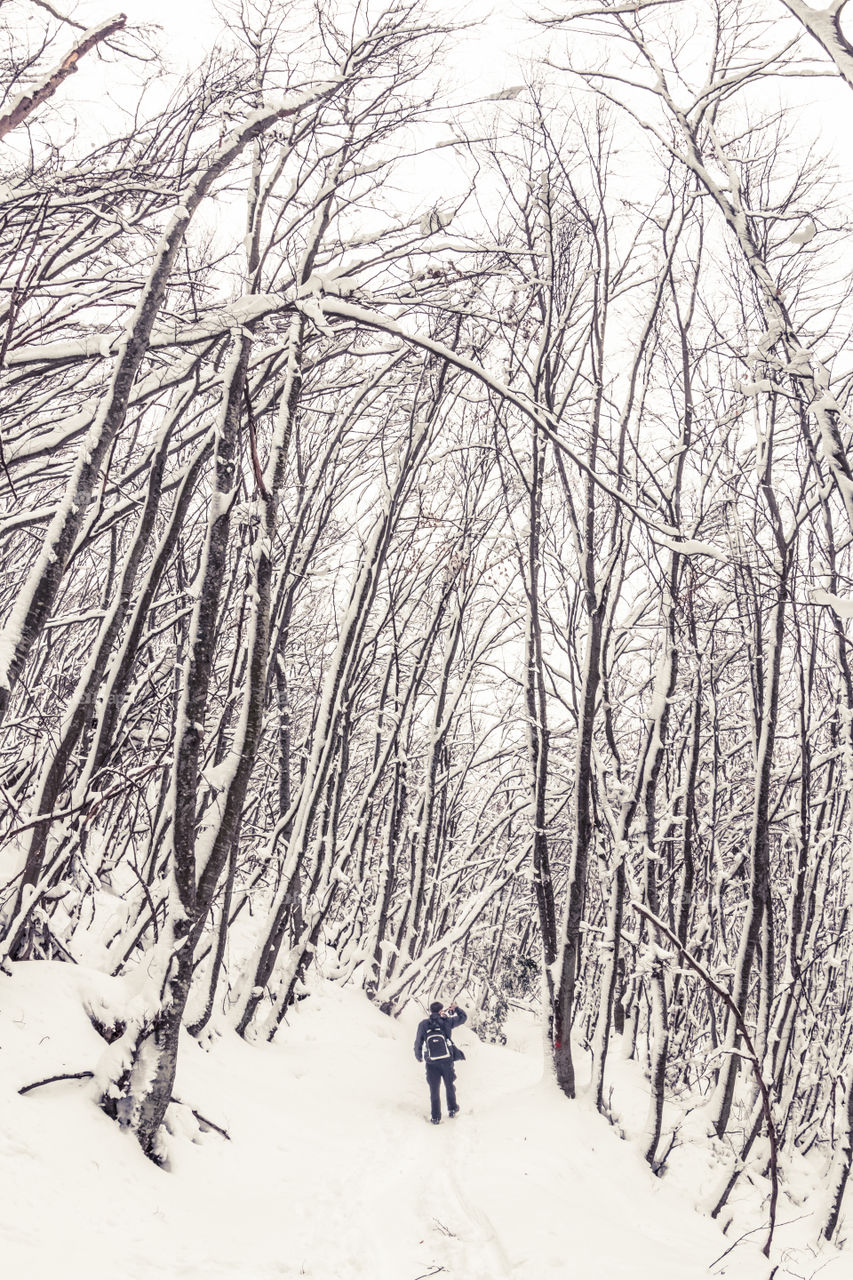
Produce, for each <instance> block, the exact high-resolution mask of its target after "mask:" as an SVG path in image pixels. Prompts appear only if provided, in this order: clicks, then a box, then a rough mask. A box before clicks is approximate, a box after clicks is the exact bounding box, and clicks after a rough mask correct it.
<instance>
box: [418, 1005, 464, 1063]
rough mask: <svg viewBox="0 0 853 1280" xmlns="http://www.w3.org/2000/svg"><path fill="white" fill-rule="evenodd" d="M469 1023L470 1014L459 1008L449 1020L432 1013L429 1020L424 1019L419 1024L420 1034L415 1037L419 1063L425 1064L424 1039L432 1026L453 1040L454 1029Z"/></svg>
mask: <svg viewBox="0 0 853 1280" xmlns="http://www.w3.org/2000/svg"><path fill="white" fill-rule="evenodd" d="M467 1021H468V1014H467V1013H466V1012H465V1010H464V1009H460V1008H458V1007H457V1009H456V1012H455V1013H452V1014H451V1015H450V1017H449V1018H440V1017H439V1016H438V1014H437V1013H431V1014H430V1016H429V1017H428V1018H424V1020H423V1022H419V1023H418V1034H417V1035H416V1036H415V1057H416V1058H417V1060H418V1062H423V1052H424V1038H425V1036H426V1034H427V1032H428V1031H429V1029H430V1024H433V1025H434V1026H436V1027H438V1028H439V1029H440V1030H441V1031H443V1032H444V1034H445V1035H446V1036H447V1038H448V1040H450V1039H451V1035H450V1033H451V1031H452V1030H453V1028H454V1027H461V1026H462V1023H463V1022H467Z"/></svg>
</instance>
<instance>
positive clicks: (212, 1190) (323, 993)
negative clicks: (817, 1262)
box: [0, 965, 850, 1280]
mask: <svg viewBox="0 0 853 1280" xmlns="http://www.w3.org/2000/svg"><path fill="white" fill-rule="evenodd" d="M16 970H17V971H16V975H15V978H14V979H13V981H12V982H11V983H7V984H6V985H5V987H4V989H3V991H4V995H3V1001H2V1008H0V1087H2V1089H3V1096H4V1098H8V1099H10V1101H9V1102H8V1105H6V1106H5V1107H4V1116H3V1121H2V1124H0V1188H2V1194H0V1246H1V1247H2V1257H3V1262H4V1272H5V1273H6V1274H9V1275H16V1274H21V1275H25V1276H26V1277H28V1280H48V1278H50V1280H54V1278H55V1277H62V1280H116V1278H117V1277H119V1278H120V1280H155V1277H156V1280H201V1278H202V1277H205V1280H274V1278H275V1280H280V1278H281V1277H288V1278H293V1280H295V1278H296V1277H312V1278H313V1280H368V1278H369V1280H425V1278H427V1277H431V1276H436V1277H440V1280H576V1278H577V1280H623V1277H624V1278H626V1280H627V1278H628V1277H630V1280H707V1277H709V1276H710V1275H719V1276H726V1277H728V1278H729V1280H761V1278H762V1277H763V1276H765V1275H766V1267H765V1266H764V1263H763V1259H760V1257H759V1255H758V1252H757V1249H755V1248H751V1247H749V1246H744V1247H739V1248H738V1249H736V1250H735V1251H734V1252H733V1253H732V1254H731V1255H730V1256H729V1257H728V1258H727V1259H726V1260H725V1261H724V1262H723V1263H722V1264H721V1265H720V1266H719V1267H717V1268H715V1269H714V1270H713V1271H709V1269H708V1268H709V1264H710V1263H711V1262H712V1261H713V1260H714V1259H715V1258H718V1257H719V1256H720V1255H721V1254H722V1253H723V1252H724V1251H725V1250H726V1249H727V1248H728V1246H729V1244H730V1243H731V1242H730V1241H728V1240H727V1239H726V1238H725V1237H724V1236H723V1235H722V1234H721V1232H720V1231H719V1229H718V1228H717V1226H716V1225H715V1224H714V1223H712V1222H711V1221H710V1220H708V1219H706V1218H704V1217H702V1216H700V1215H699V1214H698V1213H696V1212H695V1211H694V1210H693V1209H692V1208H691V1207H690V1205H689V1203H688V1202H687V1200H686V1199H685V1198H684V1195H683V1193H682V1194H678V1192H677V1190H676V1189H673V1188H671V1187H669V1186H668V1185H667V1184H666V1183H665V1182H660V1181H658V1180H655V1179H654V1178H652V1177H651V1175H650V1174H649V1172H648V1170H647V1168H646V1167H645V1166H644V1165H643V1163H642V1161H641V1159H640V1157H639V1155H638V1154H637V1152H636V1150H635V1148H634V1147H632V1146H631V1145H630V1144H627V1143H625V1142H622V1141H620V1139H619V1138H618V1137H617V1136H616V1134H615V1133H614V1132H613V1131H612V1130H611V1129H610V1128H609V1127H608V1126H607V1125H606V1124H605V1123H604V1122H603V1121H602V1120H601V1119H600V1118H599V1117H597V1116H596V1115H594V1114H593V1113H591V1112H590V1111H589V1110H588V1108H587V1107H586V1106H585V1104H583V1103H579V1104H576V1105H573V1106H568V1105H567V1104H566V1103H565V1100H564V1099H562V1098H561V1097H559V1095H558V1094H557V1093H556V1090H555V1089H554V1088H552V1087H551V1086H550V1085H547V1084H543V1083H542V1082H541V1079H540V1077H541V1066H540V1062H539V1061H538V1059H537V1054H536V1052H535V1046H534V1049H533V1051H531V1052H525V1053H518V1052H512V1051H510V1050H506V1049H499V1048H495V1047H493V1046H489V1045H484V1044H480V1043H479V1042H478V1041H477V1040H476V1039H475V1038H474V1037H473V1036H472V1035H471V1034H470V1033H467V1034H466V1031H465V1028H462V1029H461V1030H460V1031H459V1032H457V1036H456V1038H457V1040H458V1041H459V1042H460V1043H461V1044H462V1045H463V1047H464V1049H465V1052H466V1054H467V1061H466V1062H463V1063H460V1064H459V1068H458V1077H459V1079H458V1087H459V1099H460V1104H461V1108H462V1110H461V1114H460V1116H459V1117H458V1118H457V1119H456V1120H453V1121H449V1120H447V1119H446V1118H445V1119H444V1121H443V1122H442V1124H441V1125H440V1126H432V1125H430V1124H429V1123H428V1119H427V1114H428V1096H427V1088H426V1083H425V1080H424V1072H423V1067H421V1066H419V1065H418V1064H417V1063H416V1062H415V1060H414V1056H413V1054H412V1041H413V1038H414V1026H415V1023H416V1019H417V1015H416V1012H415V1011H412V1013H411V1017H410V1018H409V1019H408V1021H407V1022H406V1024H405V1025H404V1026H400V1025H399V1024H395V1023H392V1022H391V1021H390V1020H388V1019H386V1018H383V1017H382V1015H380V1014H379V1013H377V1012H376V1011H375V1010H374V1009H372V1008H371V1007H370V1006H369V1005H368V1004H367V1002H366V1001H365V999H364V997H363V996H361V995H360V994H359V993H357V992H355V991H353V990H341V989H340V988H337V987H334V986H330V985H323V984H320V985H319V989H318V991H317V993H316V994H315V995H314V996H312V998H311V999H309V1000H306V1001H304V1002H303V1003H302V1004H301V1005H300V1006H299V1008H298V1010H297V1011H296V1012H295V1013H294V1015H293V1017H292V1019H291V1025H290V1026H289V1027H286V1028H284V1029H283V1032H282V1038H281V1042H280V1043H277V1044H275V1045H274V1046H271V1047H270V1046H263V1047H254V1046H250V1045H246V1044H244V1043H243V1042H242V1041H240V1040H239V1039H237V1038H236V1037H230V1036H229V1037H225V1038H223V1039H221V1040H219V1041H217V1042H216V1044H215V1046H214V1047H213V1049H212V1050H211V1051H210V1052H208V1053H205V1052H203V1051H201V1050H200V1049H198V1048H197V1046H195V1045H194V1044H193V1043H192V1042H189V1041H188V1043H187V1045H186V1051H185V1053H184V1055H183V1062H182V1066H181V1071H180V1075H179V1079H178V1081H177V1082H176V1088H175V1093H176V1096H177V1097H180V1098H181V1099H183V1100H184V1101H186V1102H188V1103H190V1104H191V1105H192V1106H193V1107H195V1108H196V1109H197V1110H198V1111H199V1112H201V1113H202V1114H203V1115H206V1116H208V1117H209V1118H210V1119H211V1120H213V1121H215V1122H216V1123H217V1124H220V1125H223V1126H224V1127H225V1128H226V1129H227V1130H228V1132H229V1133H230V1135H231V1139H232V1140H231V1141H230V1142H227V1141H224V1140H223V1139H221V1138H219V1137H217V1136H215V1135H213V1134H210V1133H208V1134H206V1135H204V1136H203V1137H202V1138H201V1140H200V1141H197V1142H193V1141H191V1140H190V1138H191V1136H193V1135H194V1136H195V1137H196V1138H198V1137H199V1135H198V1133H197V1132H194V1131H195V1129H196V1126H195V1124H194V1122H193V1121H192V1119H191V1117H190V1116H189V1112H188V1111H187V1110H186V1109H184V1110H183V1111H176V1113H175V1115H174V1127H175V1129H176V1133H175V1135H174V1136H173V1137H172V1138H170V1160H171V1172H170V1173H164V1172H162V1171H160V1170H158V1169H156V1168H155V1167H154V1166H153V1165H151V1164H150V1163H149V1162H147V1161H146V1160H145V1159H144V1158H143V1157H142V1156H141V1155H140V1153H139V1151H138V1149H137V1148H136V1146H135V1143H134V1142H133V1140H132V1139H131V1138H130V1137H128V1136H127V1135H126V1134H123V1133H121V1132H120V1131H119V1130H118V1129H117V1127H116V1126H115V1125H114V1124H112V1123H111V1122H110V1121H108V1120H107V1119H106V1118H105V1117H104V1116H102V1115H101V1114H100V1113H99V1112H98V1111H97V1110H96V1109H95V1108H94V1106H93V1105H92V1100H91V1094H90V1089H89V1086H88V1084H87V1083H86V1082H82V1083H81V1082H73V1083H72V1082H68V1083H64V1084H58V1085H51V1086H48V1087H47V1088H45V1089H42V1090H38V1091H36V1092H35V1093H32V1094H30V1095H28V1096H27V1097H24V1098H21V1097H18V1096H17V1093H16V1090H17V1088H18V1087H19V1086H20V1084H22V1083H25V1082H27V1081H29V1080H34V1079H38V1078H42V1077H44V1076H46V1075H49V1074H53V1073H54V1072H58V1071H63V1070H66V1071H71V1070H83V1069H87V1068H91V1066H92V1065H93V1062H94V1061H95V1059H96V1057H97V1054H98V1052H99V1051H100V1048H101V1046H102V1042H101V1041H99V1039H98V1037H97V1036H96V1034H95V1033H94V1031H93V1030H92V1028H91V1026H90V1024H89V1022H88V1020H87V1018H86V1016H85V1014H84V1013H83V1010H82V1007H81V992H82V991H83V990H84V989H85V988H86V985H87V983H89V984H91V983H92V982H93V981H99V982H103V981H109V980H103V979H99V978H97V977H96V976H95V975H92V974H86V972H85V971H82V970H79V969H74V968H72V967H71V966H63V965H29V966H23V965H21V966H17V967H16ZM181 1126H183V1128H184V1132H181V1131H180V1129H181ZM838 1264H839V1266H838V1268H836V1267H835V1265H834V1263H832V1262H831V1263H830V1265H829V1266H827V1267H826V1269H825V1270H824V1271H822V1272H821V1276H822V1280H849V1275H850V1267H849V1263H848V1261H847V1259H838ZM787 1274H791V1275H793V1274H796V1273H795V1272H785V1271H782V1272H780V1277H781V1276H783V1275H787Z"/></svg>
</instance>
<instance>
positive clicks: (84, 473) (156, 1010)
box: [0, 0, 853, 1238]
mask: <svg viewBox="0 0 853 1280" xmlns="http://www.w3.org/2000/svg"><path fill="white" fill-rule="evenodd" d="M845 8H846V0H835V2H834V3H833V4H831V5H830V6H829V8H828V9H826V10H824V11H821V12H817V11H816V10H815V9H814V8H813V7H812V6H811V5H810V4H807V3H802V2H801V0H790V2H788V0H765V2H764V3H758V2H757V0H756V2H755V3H751V2H749V0H710V2H709V3H699V2H698V0H631V2H630V3H626V4H620V3H606V0H592V2H591V3H588V4H581V3H566V4H564V5H562V6H553V5H552V6H550V7H548V8H547V11H546V9H544V8H543V9H542V11H541V12H538V13H536V14H533V15H532V17H531V30H532V31H534V32H535V33H538V34H537V39H538V42H539V43H538V44H537V43H536V41H534V42H533V43H531V45H530V49H531V50H537V49H538V51H539V52H538V53H536V55H535V56H531V61H530V64H529V66H528V68H527V73H526V82H525V84H524V85H523V86H521V87H519V86H512V87H511V88H509V89H507V90H506V91H505V92H504V91H502V90H501V86H498V91H497V92H496V93H494V94H492V95H491V99H490V100H488V101H480V102H472V101H471V96H470V95H469V94H466V92H465V88H464V86H463V87H462V88H460V87H459V86H456V87H454V88H450V89H448V88H447V87H446V86H445V85H443V84H442V76H441V68H442V59H443V57H444V51H445V50H446V49H447V48H448V47H449V46H450V45H451V44H452V42H453V41H454V40H455V39H456V33H455V31H454V29H453V27H452V25H451V24H450V23H444V22H443V20H442V18H441V17H440V15H438V13H437V12H436V13H430V12H429V11H428V10H427V9H426V8H425V7H424V6H422V5H416V4H414V3H408V2H406V0H399V2H395V0H391V2H390V3H388V4H387V7H385V8H380V7H379V6H376V7H375V8H374V7H371V6H368V5H355V6H351V7H348V8H347V11H346V15H345V16H344V13H343V10H344V6H336V5H334V4H332V3H326V2H325V0H321V3H318V4H317V5H316V7H314V8H313V9H312V8H311V7H309V6H306V8H305V12H304V14H303V15H302V17H297V16H295V11H294V10H293V9H291V8H289V7H284V6H280V5H278V4H275V3H273V2H272V0H242V3H240V4H237V5H234V6H232V8H231V9H230V10H229V13H230V26H229V32H228V39H227V40H226V39H223V40H222V41H220V42H219V43H218V45H217V48H216V52H215V54H213V55H211V56H210V57H208V58H207V59H206V60H205V61H204V62H203V63H202V65H200V66H199V67H198V69H197V70H196V71H195V73H194V74H193V76H192V77H191V78H187V77H185V76H180V75H172V76H171V78H170V77H169V76H168V75H166V74H165V72H164V73H163V75H162V76H159V78H158V77H157V76H155V77H154V79H155V88H154V89H152V88H151V85H150V83H149V81H150V78H151V77H152V75H153V71H154V69H155V68H156V67H157V65H158V64H157V63H156V61H155V58H156V55H155V53H154V52H152V48H151V45H150V43H149V36H148V35H146V34H145V33H140V32H138V31H134V30H132V29H131V28H130V26H129V25H127V24H125V23H124V22H123V20H121V19H110V21H108V22H106V21H105V22H104V23H103V24H102V26H101V27H98V28H94V29H92V30H89V31H81V30H79V29H78V25H79V24H78V25H75V24H74V23H72V22H71V21H69V20H68V19H66V18H65V17H64V16H63V15H62V14H60V13H59V12H58V11H55V10H54V9H53V7H52V6H48V5H41V4H40V3H36V2H35V0H11V2H9V3H6V4H4V5H3V6H2V10H0V22H3V23H5V24H6V31H5V36H6V39H5V43H4V47H3V55H2V57H3V72H4V88H5V98H4V101H3V103H2V106H0V112H2V116H0V134H2V135H3V137H4V143H3V145H4V147H5V150H4V153H3V157H2V172H0V245H2V250H0V378H2V383H3V394H2V398H0V493H2V504H3V505H2V515H0V548H2V550H0V555H2V570H3V572H2V577H0V617H2V620H3V630H2V633H0V716H2V728H0V788H1V789H2V804H0V838H2V845H0V849H2V852H0V963H2V965H3V966H4V967H5V968H8V967H9V965H10V963H11V962H15V961H21V960H39V959H52V960H61V961H65V962H68V963H75V962H77V963H86V964H89V965H93V966H95V967H97V968H100V969H102V970H103V971H105V972H106V973H110V974H126V975H129V976H131V977H132V979H133V985H134V989H135V992H136V995H135V998H134V999H133V1001H131V1002H130V1004H128V1005H126V1006H124V1007H122V1008H121V1009H115V1010H109V1009H99V1010H94V1009H93V1011H92V1014H93V1018H95V1019H96V1020H97V1022H98V1027H99V1030H100V1031H101V1033H102V1035H103V1037H104V1041H105V1043H104V1053H103V1058H102V1061H101V1063H100V1064H99V1068H98V1072H97V1073H96V1075H97V1081H98V1088H99V1091H100V1098H101V1105H102V1107H103V1109H104V1110H105V1111H106V1112H107V1114H109V1115H110V1116H112V1117H114V1118H115V1119H116V1120H117V1121H118V1122H119V1123H121V1124H122V1125H124V1126H126V1127H128V1128H129V1129H130V1130H132V1131H133V1132H134V1133H135V1134H136V1136H137V1137H138V1140H139V1142H140V1144H141V1146H142V1148H143V1149H144V1150H145V1152H146V1153H148V1154H150V1155H151V1156H152V1157H153V1158H155V1159H156V1158H157V1156H158V1150H159V1146H158V1143H159V1134H160V1130H161V1125H162V1122H163V1117H164V1113H165V1110H166V1107H167V1106H168V1103H169V1099H170V1096H171V1093H172V1085H173V1080H174V1075H175V1067H176V1061H177V1055H178V1049H179V1033H181V1034H183V1032H182V1029H187V1030H188V1031H189V1033H190V1034H191V1035H193V1036H195V1037H205V1036H214V1035H216V1034H217V1033H218V1031H221V1030H222V1028H223V1027H224V1026H226V1025H228V1026H231V1027H232V1028H234V1029H236V1031H237V1032H239V1034H240V1035H242V1036H244V1037H247V1038H251V1039H263V1038H267V1039H272V1038H273V1037H274V1036H275V1034H276V1031H277V1029H278V1027H279V1026H280V1024H281V1023H282V1020H283V1019H284V1018H285V1017H286V1015H287V1012H288V1010H289V1009H290V1008H291V1006H292V1005H293V1003H294V1002H295V1001H297V1000H299V999H300V997H301V995H302V994H303V992H304V981H305V977H306V974H307V972H308V970H309V968H310V966H311V965H312V963H313V962H314V960H315V957H317V956H320V957H321V958H322V964H323V966H324V970H325V972H327V973H328V974H330V975H332V976H333V977H334V978H335V979H337V980H340V981H346V982H351V983H356V984H358V985H359V986H360V987H363V989H364V991H365V993H366V996H367V997H369V999H370V1000H371V1001H373V1002H375V1004H376V1005H377V1006H378V1007H380V1008H381V1009H382V1010H383V1011H384V1012H386V1013H388V1014H389V1015H391V1016H393V1015H395V1014H396V1013H398V1012H399V1011H400V1010H401V1009H402V1008H403V1007H404V1006H405V1005H406V1003H407V1002H410V1001H412V1000H418V999H423V998H428V997H429V996H430V995H431V993H432V992H433V991H434V990H435V989H437V988H439V987H440V988H441V989H442V990H444V991H450V992H454V991H455V992H461V991H463V990H465V991H467V992H469V993H474V996H475V1006H476V1007H475V1008H474V1010H473V1012H472V1022H473V1023H474V1024H475V1025H477V1026H478V1027H479V1029H480V1033H481V1034H482V1035H484V1036H490V1037H495V1038H499V1037H500V1034H501V1023H502V1020H503V1018H504V1016H505V1014H506V1011H507V1009H508V1007H510V1006H512V1005H513V1004H514V1003H519V1002H521V1003H529V1002H531V1001H533V1002H539V1007H540V1008H541V1011H542V1018H543V1023H544V1026H545V1031H546V1034H547V1038H548V1044H549V1046H550V1053H551V1056H552V1060H553V1070H554V1072H555V1076H556V1079H557V1081H558V1083H559V1085H560V1087H561V1088H562V1090H563V1091H564V1093H565V1094H566V1095H567V1097H568V1098H573V1097H574V1096H575V1093H576V1091H577V1088H578V1083H577V1073H578V1055H579V1053H583V1054H584V1055H586V1054H591V1060H592V1085H591V1088H592V1091H593V1095H594V1098H595V1102H596V1105H597V1106H598V1108H599V1110H601V1111H602V1112H603V1113H604V1114H605V1115H609V1114H610V1093H609V1087H608V1062H609V1060H610V1057H611V1056H612V1055H614V1054H617V1053H618V1054H622V1055H625V1056H629V1057H633V1058H635V1059H636V1060H637V1061H638V1062H640V1063H641V1064H642V1066H643V1067H644V1069H645V1070H646V1072H647V1075H648V1080H649V1095H650V1107H649V1117H648V1122H647V1126H646V1133H645V1136H644V1139H643V1144H644V1154H645V1156H646V1159H647V1160H648V1162H649V1163H650V1165H651V1166H652V1168H653V1169H655V1170H656V1171H659V1170H661V1169H662V1168H664V1167H665V1163H666V1159H667V1155H668V1152H669V1150H670V1147H671V1144H672V1142H673V1140H674V1138H673V1134H672V1132H671V1126H669V1127H668V1126H667V1124H666V1123H665V1105H666V1103H667V1102H668V1101H670V1100H671V1101H675V1102H679V1103H681V1104H683V1105H690V1106H693V1107H695V1106H697V1105H702V1106H703V1107H704V1108H705V1110H706V1114H707V1117H708V1125H709V1132H710V1131H713V1133H714V1134H715V1136H716V1139H717V1140H719V1142H720V1144H721V1149H722V1150H723V1151H724V1152H725V1158H726V1161H727V1168H728V1171H729V1172H728V1174H727V1177H726V1179H725V1182H724V1185H722V1186H721V1188H720V1193H719V1196H718V1198H717V1202H716V1204H715V1205H714V1206H713V1208H714V1211H715V1212H716V1213H719V1212H721V1211H722V1209H723V1207H724V1205H725V1203H726V1200H727V1198H728V1196H729V1195H730V1193H731V1190H732V1188H733V1186H734V1185H735V1183H736V1180H737V1178H738V1177H739V1176H742V1174H743V1171H744V1170H750V1169H751V1170H752V1172H753V1173H754V1174H756V1175H763V1174H765V1173H766V1172H768V1171H769V1172H770V1174H771V1175H772V1177H771V1181H772V1184H773V1190H772V1191H771V1192H770V1193H769V1194H770V1199H771V1202H775V1186H776V1181H777V1169H778V1168H783V1167H784V1157H785V1152H786V1151H795V1150H796V1151H800V1152H806V1153H809V1152H810V1153H813V1154H814V1156H815V1157H816V1158H818V1159H819V1160H820V1161H821V1162H822V1167H823V1168H824V1170H825V1178H824V1182H825V1187H826V1193H827V1194H826V1212H825V1213H824V1215H823V1220H822V1223H821V1228H822V1230H823V1233H824V1234H825V1235H826V1236H827V1237H828V1238H831V1237H832V1236H833V1234H834V1233H835V1231H836V1227H837V1225H838V1217H839V1211H840V1205H841V1198H842V1194H843V1191H844V1187H845V1183H846V1180H847V1176H848V1173H849V1169H850V1163H851V1153H852V1152H853V990H851V984H853V920H851V911H853V854H851V835H853V830H851V798H853V672H851V663H853V657H851V653H850V641H851V634H850V620H851V618H853V591H851V582H853V577H851V575H853V564H851V545H853V447H851V425H853V424H851V420H850V417H849V407H850V398H851V391H853V358H851V356H853V348H851V342H850V331H851V323H853V312H852V311H851V307H850V302H849V293H850V289H849V279H850V268H851V264H853V258H851V255H850V249H849V245H850V239H849V237H850V224H849V218H848V216H847V214H846V212H845V207H846V206H847V204H848V203H849V189H848V187H846V186H845V185H844V181H843V179H842V177H841V176H839V172H838V169H837V166H838V161H839V158H838V156H836V155H833V153H832V148H831V147H830V146H829V145H824V144H823V142H822V140H821V130H822V124H823V122H824V121H825V119H826V118H827V113H828V112H830V111H831V112H832V113H833V118H836V117H840V118H842V119H843V120H844V121H845V123H844V125H843V127H842V129H841V133H842V134H844V133H845V132H846V133H848V134H849V132H850V128H851V126H853V43H851V42H849V41H848V39H847V36H846V35H845V28H844V26H843V25H842V24H843V21H844V20H845ZM851 32H852V33H851V40H853V29H851ZM88 65H91V66H92V67H95V66H96V65H97V68H98V72H97V74H98V75H99V76H100V77H101V78H102V80H103V81H104V82H105V83H107V84H109V83H110V81H111V79H115V80H116V82H117V83H118V82H119V81H120V82H121V84H122V86H124V88H123V89H122V93H123V94H125V96H126V95H127V94H128V93H130V92H131V91H130V90H128V89H127V87H126V86H127V84H128V83H129V82H132V81H133V77H134V76H137V77H138V82H139V83H138V94H137V97H136V98H132V96H131V98H128V100H127V101H126V102H124V100H122V103H123V105H120V106H119V105H114V106H113V108H112V110H111V111H110V112H108V113H106V115H105V116H104V118H103V119H99V120H93V119H92V118H91V113H90V112H89V111H88V110H83V109H82V108H81V107H80V106H79V104H78V105H76V106H75V103H77V99H76V98H75V97H74V95H73V94H72V93H71V90H72V89H73V88H74V87H75V85H76V84H77V83H78V82H79V81H82V79H83V74H84V69H85V68H86V66H88ZM75 68H78V69H79V70H78V71H77V72H76V73H75V74H74V75H72V74H71V73H72V72H74V71H75ZM143 82H146V83H147V84H148V87H147V88H146V91H145V92H144V93H143V91H142V85H143ZM164 86H165V87H164ZM419 166H423V168H424V173H425V174H426V179H425V184H424V186H422V187H421V189H420V190H417V189H416V183H415V182H414V180H413V177H412V175H413V174H414V173H416V172H417V170H418V167H419ZM2 981H3V979H2V977H0V983H2ZM1 990H2V987H0V991H1ZM0 998H2V996H1V995H0ZM570 1033H571V1034H570ZM567 1105H568V1104H567ZM768 1212H769V1218H770V1222H771V1229H772V1218H773V1203H771V1204H770V1206H769V1211H768Z"/></svg>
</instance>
